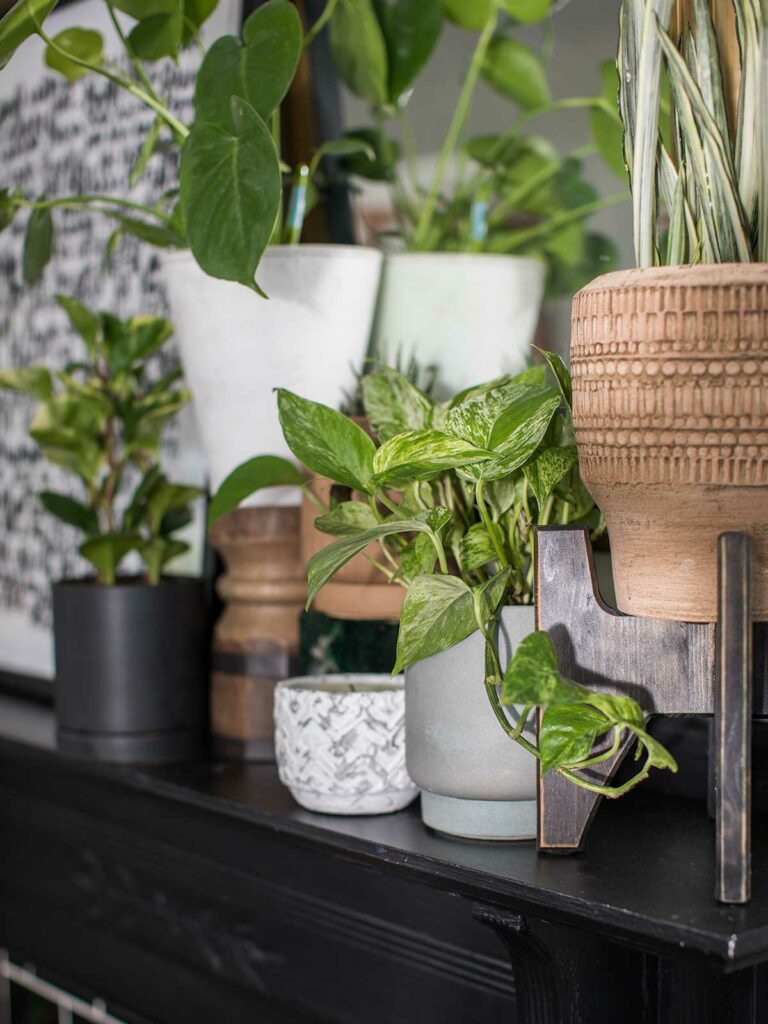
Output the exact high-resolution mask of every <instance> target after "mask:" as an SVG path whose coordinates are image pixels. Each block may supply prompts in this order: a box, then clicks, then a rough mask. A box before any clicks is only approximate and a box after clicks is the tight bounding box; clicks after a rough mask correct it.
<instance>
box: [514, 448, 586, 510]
mask: <svg viewBox="0 0 768 1024" xmlns="http://www.w3.org/2000/svg"><path fill="white" fill-rule="evenodd" d="M577 461H578V454H577V452H576V448H575V446H574V447H569V448H545V449H544V451H542V453H541V454H540V455H537V456H536V458H535V459H534V460H533V462H529V463H528V465H527V466H525V468H524V470H523V472H524V473H525V475H526V477H527V479H528V483H529V484H530V485H531V490H532V491H533V493H534V494H535V495H536V501H537V502H538V503H539V509H542V508H543V507H544V502H545V501H546V500H547V498H548V497H549V496H550V494H551V493H552V491H553V490H554V488H555V485H556V484H558V483H559V482H560V481H561V480H562V479H563V477H564V476H565V475H566V473H567V472H568V471H569V470H570V469H571V467H573V466H575V465H576V463H577Z"/></svg>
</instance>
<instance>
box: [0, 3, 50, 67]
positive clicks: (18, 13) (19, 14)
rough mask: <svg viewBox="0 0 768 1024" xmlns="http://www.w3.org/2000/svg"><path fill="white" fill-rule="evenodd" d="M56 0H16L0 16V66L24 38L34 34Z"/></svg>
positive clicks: (4, 63) (5, 62)
mask: <svg viewBox="0 0 768 1024" xmlns="http://www.w3.org/2000/svg"><path fill="white" fill-rule="evenodd" d="M56 2H57V0H16V2H15V3H14V4H12V5H11V7H10V8H9V10H7V11H6V13H5V14H4V15H3V17H2V18H0V68H2V67H4V66H5V65H6V64H7V63H8V61H9V60H10V59H11V57H12V56H13V55H14V53H15V52H16V50H17V49H18V48H19V47H20V46H21V44H22V43H23V42H24V40H25V39H28V38H29V37H30V36H32V35H34V34H35V32H36V31H37V25H39V24H41V23H42V22H43V21H45V19H46V18H47V17H48V15H49V14H50V13H51V11H52V10H53V9H54V7H55V6H56Z"/></svg>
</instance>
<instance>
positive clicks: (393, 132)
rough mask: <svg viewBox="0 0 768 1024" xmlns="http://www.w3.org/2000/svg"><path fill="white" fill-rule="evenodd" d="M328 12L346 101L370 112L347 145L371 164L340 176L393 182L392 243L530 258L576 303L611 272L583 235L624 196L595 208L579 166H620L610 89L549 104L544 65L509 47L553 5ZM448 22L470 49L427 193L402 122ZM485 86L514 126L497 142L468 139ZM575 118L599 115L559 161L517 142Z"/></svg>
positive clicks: (549, 149)
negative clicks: (593, 281)
mask: <svg viewBox="0 0 768 1024" xmlns="http://www.w3.org/2000/svg"><path fill="white" fill-rule="evenodd" d="M330 6H331V5H329V7H330ZM332 6H333V10H332V14H331V17H330V27H329V32H330V43H331V49H332V53H333V56H334V59H335V64H336V68H337V70H338V73H339V75H340V77H341V78H342V80H343V81H344V82H345V84H346V85H347V87H348V88H349V89H350V90H351V91H352V92H353V93H354V94H355V95H357V96H359V97H360V98H361V99H363V100H365V101H366V102H368V103H369V104H370V107H371V110H372V121H373V123H372V125H371V126H366V127H363V128H358V129H352V130H351V131H350V132H349V133H348V137H349V138H353V139H360V140H361V141H365V142H366V143H368V144H369V145H370V146H371V147H372V148H373V150H374V157H373V158H371V156H370V155H368V154H366V153H355V154H351V155H350V156H348V157H346V158H345V163H346V166H347V168H348V170H349V171H351V172H352V173H354V174H356V175H358V176H360V177H362V178H369V179H373V180H385V181H388V182H390V184H391V187H392V198H393V205H394V209H395V213H396V216H397V220H398V224H399V230H398V233H399V236H400V238H401V240H402V243H403V244H404V247H405V248H406V249H407V250H409V251H414V252H485V253H495V254H515V255H525V256H531V255H535V256H536V257H538V258H540V259H543V260H544V262H545V263H546V264H547V267H548V284H549V290H550V292H551V293H553V294H572V293H573V291H575V290H576V288H578V287H580V286H581V285H582V284H584V283H585V282H586V281H587V280H589V279H590V277H592V276H594V274H595V273H597V271H598V270H600V269H603V270H606V269H610V267H611V265H612V264H613V263H614V262H615V258H616V253H615V248H614V246H613V244H612V243H611V242H610V241H609V240H608V239H607V238H605V237H603V236H601V235H598V234H593V233H589V232H587V231H586V229H585V222H586V221H587V220H588V218H589V217H590V216H591V215H592V214H593V213H595V212H596V211H597V210H599V209H602V208H604V207H605V206H608V205H611V204H613V203H620V202H625V201H626V199H627V195H626V194H625V193H623V192H622V193H618V194H617V195H615V196H611V197H608V198H605V199H601V198H600V197H599V196H598V194H597V192H596V190H595V189H594V188H593V187H592V186H591V185H590V184H589V183H588V182H587V181H586V180H585V178H584V177H583V175H582V163H583V160H584V159H585V158H587V157H589V156H591V155H592V154H594V153H595V152H599V153H601V154H602V155H603V156H604V157H605V158H606V159H607V160H608V161H609V163H610V164H611V165H612V166H617V164H618V165H619V167H620V165H621V157H620V131H618V130H617V122H618V118H617V115H616V111H615V103H614V102H613V101H614V99H615V93H616V82H615V76H614V79H613V96H612V97H610V99H609V98H606V97H605V96H599V97H585V98H580V97H569V98H567V99H565V100H558V101H553V99H552V95H551V92H550V88H549V84H548V82H547V70H546V60H547V53H546V52H544V51H542V52H541V53H539V52H536V50H534V49H532V48H531V47H530V46H528V45H527V44H526V43H524V42H523V41H522V40H520V39H519V38H517V36H516V35H515V28H517V27H519V26H520V25H530V24H534V23H544V24H545V25H547V26H548V23H549V18H550V15H551V13H552V12H551V8H552V3H551V2H550V0H482V2H478V0H419V2H418V3H396V4H387V3H378V2H374V0H338V2H336V3H335V4H334V5H332ZM445 22H448V23H451V24H453V25H455V26H458V27H459V28H461V29H463V30H464V31H467V32H473V33H476V34H477V41H476V44H475V47H474V50H473V52H472V55H471V57H470V60H469V63H468V65H467V67H466V69H465V70H464V74H463V78H462V86H461V90H460V93H459V97H458V100H457V102H456V106H455V108H454V111H453V114H452V116H451V119H450V122H449V124H448V126H447V129H446V133H445V137H444V141H443V144H442V147H441V150H440V153H439V156H438V159H437V163H436V165H435V168H434V171H433V172H432V174H431V178H430V179H429V180H428V181H426V182H425V181H422V180H421V177H420V175H419V171H418V167H417V161H416V153H415V149H414V140H413V132H412V130H411V128H410V126H409V110H410V109H411V108H412V107H413V106H414V105H418V102H419V99H420V96H421V93H420V83H419V76H420V75H421V72H422V71H423V69H424V67H425V65H426V64H427V62H428V61H429V59H430V57H431V56H432V54H433V52H434V51H435V49H436V47H437V45H438V43H439V37H440V33H441V30H442V27H443V24H444V23H445ZM547 47H548V44H545V50H546V49H547ZM480 82H485V83H486V84H487V85H488V86H490V88H492V89H493V90H494V91H496V92H497V93H499V94H500V95H501V96H503V97H504V98H506V99H507V100H509V101H510V103H511V104H512V109H513V110H515V111H516V115H515V116H514V117H510V121H511V124H510V126H509V127H508V128H506V130H505V131H503V132H500V133H497V134H494V135H482V136H475V137H471V138H465V137H464V130H465V128H466V126H467V123H468V121H469V119H470V115H471V109H472V101H473V97H474V94H475V91H476V88H477V85H478V84H479V83H480ZM578 107H584V108H587V109H589V110H590V111H591V112H592V114H593V115H594V116H593V127H594V128H595V144H594V145H585V146H583V147H580V148H579V149H578V150H576V151H575V152H573V153H569V154H567V155H566V156H561V155H560V154H559V153H558V152H557V149H556V148H555V147H554V146H553V145H552V144H551V142H549V141H548V140H547V139H545V138H543V137H539V136H535V135H529V134H527V133H526V132H525V131H524V129H526V128H527V126H528V125H530V124H531V123H532V122H533V121H534V120H536V119H537V118H539V117H541V116H542V115H544V114H546V113H548V112H550V111H553V110H559V109H570V108H578ZM451 179H452V180H451ZM449 182H450V184H449Z"/></svg>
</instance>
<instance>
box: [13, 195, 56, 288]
mask: <svg viewBox="0 0 768 1024" xmlns="http://www.w3.org/2000/svg"><path fill="white" fill-rule="evenodd" d="M52 249H53V217H52V216H51V211H50V210H48V209H47V208H45V207H36V208H35V209H33V210H32V213H31V214H30V215H29V220H28V221H27V232H26V235H25V236H24V255H23V257H22V262H21V268H22V277H23V278H24V281H25V283H26V284H36V283H37V282H38V281H39V280H40V278H41V277H42V275H43V270H44V269H45V265H46V263H47V262H48V260H49V259H50V258H51V250H52Z"/></svg>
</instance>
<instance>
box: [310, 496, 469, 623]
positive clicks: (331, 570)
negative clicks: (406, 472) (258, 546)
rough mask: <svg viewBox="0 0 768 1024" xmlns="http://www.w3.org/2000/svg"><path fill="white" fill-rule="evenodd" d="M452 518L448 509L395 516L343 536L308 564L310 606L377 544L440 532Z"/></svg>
mask: <svg viewBox="0 0 768 1024" xmlns="http://www.w3.org/2000/svg"><path fill="white" fill-rule="evenodd" d="M450 517H451V513H450V512H449V511H448V509H433V510H432V511H431V512H420V513H418V514H416V515H414V516H411V517H409V518H407V519H399V518H397V517H396V516H391V517H390V518H389V519H387V520H385V521H384V522H383V523H379V524H378V525H377V526H374V527H371V528H370V529H368V530H360V531H358V532H357V533H356V534H354V535H349V536H345V537H342V538H341V540H337V541H334V542H333V544H328V545H327V547H324V548H322V549H321V550H320V551H318V552H317V554H316V555H313V556H312V558H310V560H309V562H308V563H307V582H308V588H307V607H309V606H310V604H311V603H312V601H314V599H315V596H316V595H317V592H318V591H319V590H320V589H321V588H322V587H324V586H325V584H326V583H327V582H328V580H329V579H331V577H333V576H335V575H336V573H337V572H338V571H339V569H341V568H342V567H343V566H345V565H346V564H347V562H348V561H349V560H350V559H351V558H354V557H355V555H357V554H359V553H360V552H361V551H363V550H364V549H365V548H367V547H368V545H369V544H371V543H372V542H373V541H376V540H381V539H383V538H384V537H390V536H393V535H394V534H401V533H405V534H408V533H415V532H422V533H430V532H436V531H437V530H439V529H440V528H441V527H442V526H444V525H445V523H447V522H448V520H449V519H450Z"/></svg>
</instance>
